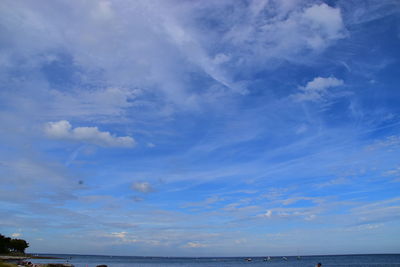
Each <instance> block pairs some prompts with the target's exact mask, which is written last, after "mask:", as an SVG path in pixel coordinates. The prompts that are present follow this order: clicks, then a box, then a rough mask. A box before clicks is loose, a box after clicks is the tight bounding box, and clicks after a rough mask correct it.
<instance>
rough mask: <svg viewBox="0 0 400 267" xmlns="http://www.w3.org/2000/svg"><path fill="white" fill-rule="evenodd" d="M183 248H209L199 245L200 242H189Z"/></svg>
mask: <svg viewBox="0 0 400 267" xmlns="http://www.w3.org/2000/svg"><path fill="white" fill-rule="evenodd" d="M183 247H185V248H204V247H207V245H205V244H202V243H199V242H188V243H186V245H184V246H183Z"/></svg>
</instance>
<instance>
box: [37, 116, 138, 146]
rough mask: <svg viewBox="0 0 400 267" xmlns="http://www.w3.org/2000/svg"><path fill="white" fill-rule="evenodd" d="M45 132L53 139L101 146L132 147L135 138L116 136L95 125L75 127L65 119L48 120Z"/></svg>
mask: <svg viewBox="0 0 400 267" xmlns="http://www.w3.org/2000/svg"><path fill="white" fill-rule="evenodd" d="M44 132H45V134H46V135H47V136H48V137H50V138H54V139H60V140H72V141H77V142H84V143H89V144H95V145H98V146H103V147H133V146H134V145H135V140H134V139H133V138H132V137H130V136H123V137H117V136H114V135H112V134H110V133H109V132H102V131H100V130H99V129H98V128H97V127H76V128H72V125H71V124H70V123H69V122H68V121H66V120H61V121H57V122H48V123H47V124H46V125H45V127H44Z"/></svg>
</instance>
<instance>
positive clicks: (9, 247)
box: [0, 234, 29, 255]
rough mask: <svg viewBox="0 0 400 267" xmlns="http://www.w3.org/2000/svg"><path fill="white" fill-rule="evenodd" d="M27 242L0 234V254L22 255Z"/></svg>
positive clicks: (27, 245)
mask: <svg viewBox="0 0 400 267" xmlns="http://www.w3.org/2000/svg"><path fill="white" fill-rule="evenodd" d="M27 247H29V243H28V242H26V241H25V240H23V239H13V238H11V237H6V236H4V235H2V234H0V254H7V255H21V254H22V255H24V254H25V249H26V248H27Z"/></svg>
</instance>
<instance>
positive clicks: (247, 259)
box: [244, 258, 253, 261]
mask: <svg viewBox="0 0 400 267" xmlns="http://www.w3.org/2000/svg"><path fill="white" fill-rule="evenodd" d="M244 260H245V261H252V260H253V259H252V258H246V259H244Z"/></svg>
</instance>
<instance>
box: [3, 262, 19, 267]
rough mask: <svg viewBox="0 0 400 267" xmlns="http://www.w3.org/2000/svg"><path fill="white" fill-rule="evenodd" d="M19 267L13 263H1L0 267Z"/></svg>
mask: <svg viewBox="0 0 400 267" xmlns="http://www.w3.org/2000/svg"><path fill="white" fill-rule="evenodd" d="M17 266H18V265H16V264H13V263H9V262H4V261H0V267H17Z"/></svg>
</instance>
